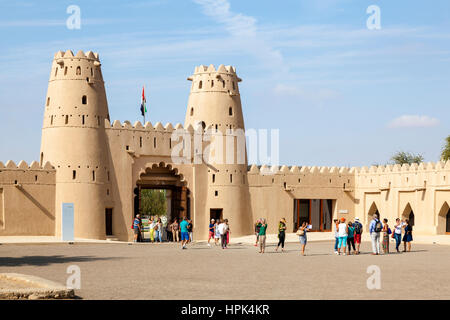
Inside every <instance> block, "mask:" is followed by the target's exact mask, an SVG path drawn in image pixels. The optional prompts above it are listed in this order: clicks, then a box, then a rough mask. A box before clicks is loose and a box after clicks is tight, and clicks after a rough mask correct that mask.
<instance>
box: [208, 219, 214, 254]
mask: <svg viewBox="0 0 450 320" xmlns="http://www.w3.org/2000/svg"><path fill="white" fill-rule="evenodd" d="M214 225H215V220H214V219H211V222H210V223H209V226H208V247H211V245H210V244H209V241H211V238H212V239H214Z"/></svg>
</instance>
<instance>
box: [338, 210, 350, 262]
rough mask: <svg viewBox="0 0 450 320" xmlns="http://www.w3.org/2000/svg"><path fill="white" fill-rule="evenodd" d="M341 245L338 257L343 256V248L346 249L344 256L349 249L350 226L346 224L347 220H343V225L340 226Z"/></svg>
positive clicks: (339, 245) (339, 244)
mask: <svg viewBox="0 0 450 320" xmlns="http://www.w3.org/2000/svg"><path fill="white" fill-rule="evenodd" d="M338 234H339V243H338V255H340V254H341V248H342V247H344V256H345V254H346V249H347V237H348V226H347V224H346V223H345V218H344V217H342V218H341V223H339V225H338Z"/></svg>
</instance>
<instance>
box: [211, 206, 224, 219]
mask: <svg viewBox="0 0 450 320" xmlns="http://www.w3.org/2000/svg"><path fill="white" fill-rule="evenodd" d="M222 218H223V209H222V208H220V209H209V221H211V219H214V220H215V221H219V220H220V221H221V220H222Z"/></svg>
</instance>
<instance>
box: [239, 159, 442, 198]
mask: <svg viewBox="0 0 450 320" xmlns="http://www.w3.org/2000/svg"><path fill="white" fill-rule="evenodd" d="M247 174H248V175H249V181H251V182H252V183H255V184H256V185H271V184H273V183H286V185H285V188H289V187H298V186H301V185H314V186H317V185H320V186H323V187H327V186H334V187H340V188H343V189H345V190H349V191H353V189H354V188H355V187H358V188H375V189H377V190H385V189H389V188H391V187H392V188H395V187H397V188H407V187H415V188H416V189H422V188H426V186H427V185H428V186H430V185H431V186H440V185H448V180H449V179H450V161H447V162H443V161H438V162H428V163H421V164H412V165H408V164H404V165H386V166H371V167H366V166H363V167H352V168H348V167H316V166H312V167H308V166H302V167H298V166H292V167H288V166H281V167H279V166H271V167H269V166H266V165H263V166H257V165H251V166H249V169H248V172H247Z"/></svg>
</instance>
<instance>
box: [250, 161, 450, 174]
mask: <svg viewBox="0 0 450 320" xmlns="http://www.w3.org/2000/svg"><path fill="white" fill-rule="evenodd" d="M447 170H450V160H448V161H447V162H444V161H438V162H428V163H420V164H417V163H413V164H412V165H408V164H404V165H398V164H395V165H386V166H371V167H370V168H369V167H366V166H363V167H352V168H348V167H316V166H312V167H308V166H304V167H299V166H291V167H288V166H285V165H284V166H281V167H279V166H270V167H269V166H267V165H262V166H257V165H255V164H253V165H251V166H249V169H248V173H249V174H260V175H273V174H355V175H378V174H391V173H419V172H430V171H433V172H438V171H447Z"/></svg>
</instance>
